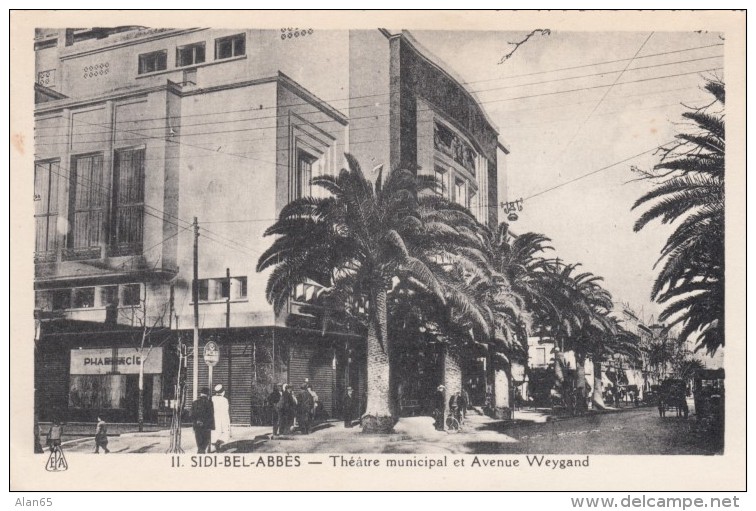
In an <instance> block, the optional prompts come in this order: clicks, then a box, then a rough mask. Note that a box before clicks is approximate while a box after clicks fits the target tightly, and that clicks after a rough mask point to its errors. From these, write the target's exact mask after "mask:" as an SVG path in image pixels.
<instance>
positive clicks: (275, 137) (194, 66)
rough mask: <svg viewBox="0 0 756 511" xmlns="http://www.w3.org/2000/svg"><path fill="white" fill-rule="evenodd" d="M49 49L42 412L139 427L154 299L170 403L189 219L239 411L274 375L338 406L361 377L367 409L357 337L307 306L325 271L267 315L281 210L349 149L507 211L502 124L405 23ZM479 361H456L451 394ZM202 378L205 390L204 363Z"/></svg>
mask: <svg viewBox="0 0 756 511" xmlns="http://www.w3.org/2000/svg"><path fill="white" fill-rule="evenodd" d="M35 49H36V61H35V65H36V76H37V83H36V84H35V100H36V107H35V160H36V163H35V174H34V176H35V177H34V179H35V192H34V193H35V204H36V210H35V239H36V244H35V255H34V258H35V282H34V286H35V294H36V305H35V314H36V317H37V318H38V320H39V322H40V329H39V332H38V336H37V337H38V339H37V340H36V357H35V386H36V407H37V410H38V412H39V414H40V418H41V420H50V419H51V418H52V415H53V414H60V415H63V416H65V417H66V418H67V420H90V421H91V420H93V419H94V418H95V417H96V415H97V414H98V413H101V412H102V411H103V410H105V411H107V412H108V414H109V420H111V421H123V422H130V421H134V420H136V417H137V404H136V403H137V401H136V398H135V395H136V388H137V387H136V385H137V379H138V371H137V372H135V368H134V361H135V359H134V358H133V357H134V356H135V353H134V348H135V347H137V346H138V345H139V340H140V339H141V334H142V333H143V329H142V328H141V327H140V324H139V321H138V318H139V314H138V312H139V310H140V308H141V307H142V306H143V304H144V302H145V301H146V304H147V306H146V310H147V318H146V322H147V323H148V324H149V325H150V326H151V327H152V330H151V333H152V336H151V338H150V343H151V344H152V345H153V346H154V348H153V351H152V352H151V353H150V356H149V358H148V360H147V361H146V362H145V373H146V385H145V389H146V394H147V395H148V396H149V399H145V412H146V417H147V420H149V421H155V420H157V418H158V414H159V412H160V411H161V410H165V409H166V408H167V407H168V406H169V405H170V404H171V402H172V400H173V399H174V397H175V385H176V374H177V369H178V368H177V364H178V362H177V357H176V355H175V352H176V343H177V341H178V340H181V341H183V342H184V343H187V344H188V345H189V346H191V343H192V326H193V303H192V279H193V228H192V224H191V222H192V220H193V218H194V217H198V220H199V241H198V244H199V257H198V264H199V270H198V273H199V281H198V289H199V300H198V302H199V303H198V306H199V323H200V327H201V340H200V348H201V347H202V346H203V345H204V344H205V343H206V342H208V341H210V340H212V341H215V342H217V343H218V345H219V346H220V354H221V356H220V361H219V362H218V364H217V365H216V366H215V368H214V370H213V383H223V384H224V385H225V386H226V388H227V389H228V396H229V399H230V403H231V417H232V421H233V422H234V423H240V424H249V423H252V422H255V421H256V420H259V418H260V417H261V416H262V415H263V414H264V398H265V396H266V395H267V393H269V391H270V387H271V385H273V384H275V383H286V382H288V383H291V384H292V385H294V386H299V385H300V384H301V383H303V382H304V381H305V379H307V380H309V381H310V382H311V383H312V385H313V387H314V388H315V390H316V392H317V393H318V395H319V397H320V402H321V405H322V408H323V410H324V412H323V413H324V415H325V416H327V417H337V416H339V415H340V413H341V411H340V409H339V403H340V400H339V399H337V396H340V395H341V394H343V392H344V389H345V388H346V387H347V386H352V387H354V388H355V390H356V392H355V395H356V397H357V399H358V400H359V401H361V405H364V402H362V400H363V399H364V395H365V393H366V385H367V382H366V381H365V380H366V362H365V354H364V339H363V338H362V337H361V336H359V335H357V334H356V333H354V332H333V331H324V330H323V328H322V324H320V323H318V322H317V317H315V316H313V315H312V314H311V313H310V312H308V305H310V304H311V302H312V301H313V298H314V297H316V296H317V293H319V291H320V290H319V288H318V286H317V285H315V284H314V283H305V284H303V285H301V286H299V288H298V289H297V291H296V293H295V294H294V295H293V296H292V297H291V300H290V302H289V304H288V305H287V306H286V307H285V309H284V311H282V313H281V314H279V315H276V314H274V312H273V309H272V307H271V306H270V305H269V304H268V303H267V301H266V300H265V293H264V290H265V286H266V282H267V278H268V273H267V272H265V273H257V272H256V271H255V267H256V263H257V258H258V257H259V255H260V254H261V253H262V251H263V250H265V249H266V248H267V247H268V246H269V245H270V243H271V241H272V238H266V239H263V236H262V235H263V232H264V231H265V229H266V228H267V227H268V226H270V225H271V224H272V223H273V222H274V221H275V219H276V217H277V215H278V213H279V212H280V211H281V209H282V208H283V206H284V205H285V204H287V203H288V202H289V201H290V200H292V199H294V198H297V197H300V196H304V195H310V194H322V193H323V192H322V191H319V190H313V189H312V188H311V186H310V179H311V178H312V177H313V176H316V175H320V174H324V173H336V172H337V171H338V170H339V169H340V168H341V167H342V166H343V153H344V152H351V153H352V154H354V155H355V156H356V157H357V158H358V160H359V161H360V163H361V164H362V165H363V167H364V168H365V170H366V173H367V174H369V173H370V169H371V168H373V167H375V166H378V165H384V166H385V167H386V168H397V167H399V166H405V167H409V168H418V167H419V170H418V172H427V173H433V174H434V175H436V176H438V177H439V178H440V179H441V180H443V182H444V184H445V186H444V188H443V189H440V190H439V193H443V194H445V195H447V196H448V197H450V198H451V199H453V200H455V201H457V202H459V203H460V204H464V205H465V206H467V207H468V208H470V209H471V211H472V212H473V213H474V214H475V215H476V216H477V218H478V219H479V220H481V221H482V222H485V223H488V224H491V225H495V224H496V223H497V221H498V216H497V208H496V207H495V205H496V204H497V203H498V201H499V200H500V198H503V197H500V194H501V193H503V190H504V188H503V183H504V179H503V171H504V163H503V156H504V155H505V154H506V153H507V151H508V150H507V149H506V147H505V146H504V145H503V144H502V143H501V142H500V141H499V133H498V129H497V128H496V127H495V126H494V125H493V124H492V123H491V122H490V120H489V119H488V118H487V116H486V114H485V112H484V111H483V109H482V108H481V107H480V106H479V104H478V102H477V101H476V99H475V98H474V97H473V96H472V94H471V93H470V92H469V91H468V90H467V88H466V87H465V86H464V85H463V83H462V82H461V80H459V79H457V78H454V77H453V75H452V74H451V72H450V71H449V70H448V69H447V68H445V66H444V65H443V64H442V63H440V62H439V61H438V60H437V59H435V58H433V57H432V56H430V54H429V53H428V52H427V51H425V50H423V49H422V48H421V47H420V45H419V44H418V43H417V42H416V41H415V40H414V39H413V38H412V36H411V35H410V34H409V33H407V32H402V33H396V34H394V33H390V32H388V31H385V30H380V31H379V30H374V31H369V30H362V31H318V30H310V29H306V30H305V29H297V30H296V31H292V30H290V29H281V30H215V29H200V28H195V29H152V28H144V27H120V28H98V29H65V30H38V31H37V34H36V38H35ZM465 364H466V362H464V361H460V360H456V359H453V360H452V359H450V360H449V362H448V364H446V365H445V367H446V368H447V370H446V372H445V373H444V374H448V375H457V376H456V380H455V382H456V383H455V382H451V385H452V387H455V386H456V387H460V386H461V381H462V379H463V375H462V372H463V370H465V371H471V369H465V367H467V366H466V365H465ZM476 364H477V363H475V364H473V365H472V366H471V367H475V368H477V367H479V366H478V365H476ZM191 368H192V360H191V358H190V360H189V364H188V367H187V369H188V370H189V374H188V375H187V381H188V382H190V383H191V381H192V374H191ZM182 371H183V370H182ZM198 377H199V381H200V385H204V384H205V383H206V382H208V377H209V375H208V368H207V366H206V365H205V364H204V363H203V362H202V360H200V363H199V374H198ZM469 378H473V376H469ZM191 394H192V389H191V387H190V388H189V389H188V396H189V399H190V400H191Z"/></svg>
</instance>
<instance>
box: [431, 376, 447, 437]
mask: <svg viewBox="0 0 756 511" xmlns="http://www.w3.org/2000/svg"><path fill="white" fill-rule="evenodd" d="M445 391H446V387H444V386H443V385H439V386H438V387H436V393H435V395H434V397H433V418H434V419H436V421H435V426H436V429H437V430H438V431H443V430H444V410H445V408H446V392H445Z"/></svg>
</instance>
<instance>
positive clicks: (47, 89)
mask: <svg viewBox="0 0 756 511" xmlns="http://www.w3.org/2000/svg"><path fill="white" fill-rule="evenodd" d="M34 91H35V92H41V93H42V94H46V95H47V96H50V97H51V98H53V99H54V100H55V99H68V96H66V95H65V94H63V93H62V92H58V91H56V90H54V89H51V88H50V87H45V86H44V85H41V84H39V83H35V84H34Z"/></svg>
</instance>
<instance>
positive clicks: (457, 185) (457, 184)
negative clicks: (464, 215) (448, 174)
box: [454, 179, 470, 208]
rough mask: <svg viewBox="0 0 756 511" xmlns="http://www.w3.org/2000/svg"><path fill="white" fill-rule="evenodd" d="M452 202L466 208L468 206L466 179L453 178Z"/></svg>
mask: <svg viewBox="0 0 756 511" xmlns="http://www.w3.org/2000/svg"><path fill="white" fill-rule="evenodd" d="M454 202H456V203H457V204H459V205H461V206H464V207H466V208H469V207H470V198H469V197H468V195H467V181H465V180H464V179H455V180H454Z"/></svg>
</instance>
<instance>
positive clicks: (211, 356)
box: [202, 341, 220, 366]
mask: <svg viewBox="0 0 756 511" xmlns="http://www.w3.org/2000/svg"><path fill="white" fill-rule="evenodd" d="M202 355H203V357H204V359H205V363H206V364H207V365H209V366H214V365H215V364H217V363H218V361H219V360H220V348H218V345H217V344H216V343H214V342H213V341H210V342H208V343H207V344H205V347H204V348H203V349H202Z"/></svg>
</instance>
